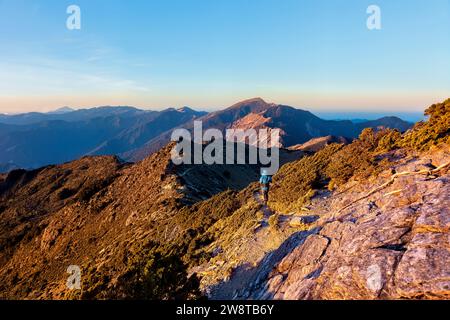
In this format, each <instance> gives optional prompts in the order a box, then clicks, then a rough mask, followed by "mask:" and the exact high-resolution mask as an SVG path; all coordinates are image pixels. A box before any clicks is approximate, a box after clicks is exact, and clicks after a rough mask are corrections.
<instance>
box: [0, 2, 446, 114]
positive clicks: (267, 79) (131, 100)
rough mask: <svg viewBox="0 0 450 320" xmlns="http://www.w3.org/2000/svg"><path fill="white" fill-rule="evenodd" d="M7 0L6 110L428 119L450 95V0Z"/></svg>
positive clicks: (1, 12)
mask: <svg viewBox="0 0 450 320" xmlns="http://www.w3.org/2000/svg"><path fill="white" fill-rule="evenodd" d="M74 3H75V4H77V5H79V6H80V8H81V12H82V29H81V30H79V31H69V30H67V29H66V28H65V21H66V18H67V14H66V8H67V6H68V5H69V4H72V3H68V2H66V1H59V2H49V1H45V0H36V1H33V2H30V1H27V0H0V29H1V30H2V33H0V43H2V47H1V48H2V50H0V113H23V112H30V111H37V112H48V111H52V110H55V109H58V108H61V107H64V106H68V107H72V108H75V109H80V108H91V107H96V106H106V105H111V106H119V105H120V106H134V107H137V108H140V109H153V110H162V109H165V108H168V107H183V106H189V107H192V108H194V109H196V110H205V111H214V110H217V109H220V108H224V107H228V106H230V105H232V104H234V103H236V102H239V101H241V100H245V99H249V98H253V97H261V98H263V99H264V100H266V101H267V102H273V103H277V104H284V105H290V106H293V107H297V108H302V109H306V110H309V111H312V112H324V111H330V112H335V111H341V112H422V111H423V110H424V109H425V108H426V107H428V106H429V105H431V104H433V103H436V102H440V101H443V100H445V99H447V98H449V97H450V76H449V75H450V41H448V39H450V0H435V1H430V2H427V1H419V0H416V1H406V0H398V1H395V2H393V1H389V0H377V1H376V4H377V5H378V6H380V8H381V12H382V30H379V31H369V30H368V29H367V28H366V19H367V14H366V9H367V7H368V6H369V5H371V4H373V1H366V0H346V1H336V2H333V3H330V1H326V0H317V1H306V0H304V1H302V0H285V1H282V2H280V1H276V0H260V1H257V2H255V1H238V0H228V1H225V0H217V1H209V0H196V1H186V0H168V1H156V0H152V1H134V2H130V1H120V0H96V1H88V0H77V1H75V2H74Z"/></svg>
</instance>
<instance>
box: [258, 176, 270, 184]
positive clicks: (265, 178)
mask: <svg viewBox="0 0 450 320" xmlns="http://www.w3.org/2000/svg"><path fill="white" fill-rule="evenodd" d="M271 182H272V177H271V176H261V179H259V183H261V184H269V183H271Z"/></svg>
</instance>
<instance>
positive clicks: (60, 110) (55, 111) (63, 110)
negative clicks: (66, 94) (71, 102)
mask: <svg viewBox="0 0 450 320" xmlns="http://www.w3.org/2000/svg"><path fill="white" fill-rule="evenodd" d="M73 111H75V109H73V108H71V107H62V108H58V109H56V110H54V111H50V112H47V113H48V114H63V113H69V112H73Z"/></svg>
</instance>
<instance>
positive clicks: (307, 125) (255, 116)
mask: <svg viewBox="0 0 450 320" xmlns="http://www.w3.org/2000/svg"><path fill="white" fill-rule="evenodd" d="M197 120H198V121H202V125H203V129H209V128H215V129H219V130H221V131H222V132H223V133H224V132H225V130H226V129H229V128H233V129H261V128H267V129H270V130H273V129H280V133H281V144H282V146H284V147H290V146H293V145H297V144H301V143H304V142H307V141H308V140H310V139H312V138H316V137H322V136H328V135H335V136H344V137H348V138H356V137H357V136H358V135H359V134H360V133H361V131H362V130H363V129H364V128H367V127H371V128H378V127H387V128H393V129H398V130H400V131H405V130H407V129H409V128H410V127H411V125H412V124H410V123H408V122H405V121H403V120H401V119H399V118H395V117H392V118H382V119H379V120H375V121H368V122H362V123H358V124H355V123H353V122H351V121H349V120H348V121H332V120H323V119H321V118H319V117H317V116H315V115H314V114H312V113H311V112H308V111H304V110H300V109H296V108H293V107H289V106H284V105H278V104H274V103H267V102H265V101H264V100H262V99H261V98H254V99H249V100H245V101H242V102H239V103H236V104H235V105H233V106H231V107H229V108H227V109H224V110H220V111H216V112H212V113H209V114H207V115H205V116H203V117H201V118H199V119H197ZM182 127H183V128H186V129H188V130H190V131H192V128H193V124H192V123H186V124H183V125H182ZM171 134H172V131H168V132H165V133H163V134H161V135H159V136H157V137H155V138H153V139H151V140H149V141H148V142H147V143H145V144H144V145H143V146H142V147H140V148H137V149H135V150H131V151H129V152H126V153H124V154H122V155H121V157H123V158H124V159H127V160H130V161H139V160H142V159H144V158H145V157H147V156H148V155H149V154H152V153H153V152H156V151H157V150H159V149H160V148H161V147H163V146H164V145H166V144H167V143H168V142H169V141H170V137H171ZM224 136H225V135H224Z"/></svg>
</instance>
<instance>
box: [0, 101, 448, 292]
mask: <svg viewBox="0 0 450 320" xmlns="http://www.w3.org/2000/svg"><path fill="white" fill-rule="evenodd" d="M283 109H285V108H284V107H278V106H273V109H272V107H271V108H269V110H267V108H266V105H265V104H264V103H262V102H261V101H260V100H258V101H252V102H251V103H250V104H249V102H244V103H243V104H240V105H237V106H233V107H232V108H230V109H228V110H226V111H224V112H218V113H213V114H208V115H206V116H204V117H205V118H206V119H207V121H210V123H211V125H212V124H213V123H214V124H215V125H217V126H218V127H219V128H225V127H226V126H230V125H231V124H232V123H235V122H236V121H244V122H245V123H247V124H248V123H254V121H253V120H255V119H256V120H260V119H261V117H263V118H264V119H265V120H264V121H265V122H264V125H266V123H269V124H270V123H277V124H280V123H281V122H282V121H281V120H280V117H278V116H277V114H283V112H290V113H289V114H291V115H292V114H295V113H297V111H295V110H291V109H290V108H286V110H287V111H284V110H283ZM277 110H282V111H280V113H277ZM169 112H170V111H169ZM172 112H179V111H172ZM252 113H253V114H255V115H256V116H253V115H252V116H251V119H248V118H247V119H245V118H246V117H247V116H249V115H251V114H252ZM300 113H301V114H302V115H304V116H305V117H309V119H310V122H306V123H315V122H317V121H319V120H317V119H316V118H315V117H314V116H311V115H310V114H309V113H305V112H300ZM269 114H270V115H272V116H273V117H269ZM426 115H427V116H428V117H429V119H428V120H427V121H425V122H421V123H417V124H416V125H415V126H414V127H413V128H411V129H410V130H408V131H406V132H405V133H403V134H402V133H400V132H398V131H396V130H392V129H380V130H374V129H371V128H366V129H364V130H363V131H362V133H361V134H360V135H359V136H358V138H357V139H354V140H352V141H347V140H345V139H342V138H339V137H325V138H322V139H315V140H314V141H311V143H307V144H303V145H300V146H294V147H293V149H294V150H282V153H281V158H282V159H284V160H283V161H282V167H281V168H280V170H279V171H278V173H277V174H276V175H274V177H273V183H272V186H271V189H270V192H269V201H268V203H267V204H266V203H264V202H262V201H261V197H260V194H259V185H258V184H257V179H258V170H257V169H258V168H257V167H256V168H255V166H251V165H213V166H208V165H205V164H202V165H181V166H177V165H175V164H174V163H173V162H172V160H171V150H172V148H173V145H174V143H169V144H167V145H165V146H164V147H162V148H161V149H159V150H158V151H156V152H154V153H152V154H151V155H150V156H147V157H146V158H145V159H144V160H142V161H139V162H136V163H129V162H123V161H121V160H120V159H119V158H118V157H116V156H86V157H82V158H80V159H77V160H75V161H71V162H67V163H64V164H61V165H50V166H45V167H42V168H39V169H35V170H23V169H18V170H13V171H11V172H9V173H8V174H0V249H1V250H0V299H159V300H167V299H198V298H204V297H207V298H210V299H238V300H239V299H363V300H366V299H449V298H450V282H449V269H448V259H449V257H450V251H449V248H448V237H449V221H450V219H449V215H450V211H449V207H450V203H449V198H448V194H449V187H450V184H449V181H450V172H449V169H450V147H449V144H450V131H449V128H450V99H448V100H446V101H445V102H442V103H438V104H434V105H432V106H430V107H429V108H428V109H427V111H426ZM242 119H245V120H242ZM267 119H270V120H267ZM274 119H275V120H274ZM283 119H285V118H283ZM250 120H251V121H250ZM259 123H261V122H259ZM235 124H236V123H235ZM334 125H336V126H338V125H337V124H334ZM221 126H222V127H221ZM284 128H290V126H289V125H288V124H286V125H285V126H284ZM305 128H307V129H308V126H307V125H303V126H301V127H300V128H299V129H297V130H298V131H297V132H308V130H307V129H305ZM323 130H326V129H323ZM342 130H344V129H342ZM286 132H289V130H286ZM321 132H322V131H321ZM324 132H327V133H328V132H329V131H324ZM293 138H294V137H293V136H292V134H291V136H288V135H287V134H286V136H285V139H292V141H295V139H293ZM304 139H307V138H299V139H298V141H303V140H304ZM204 147H206V146H204ZM296 149H298V150H296ZM303 150H305V151H303ZM69 266H78V267H79V269H80V271H81V278H80V279H81V284H80V285H81V289H80V290H73V289H70V288H68V287H67V280H68V276H69V275H68V273H67V272H68V268H69Z"/></svg>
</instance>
